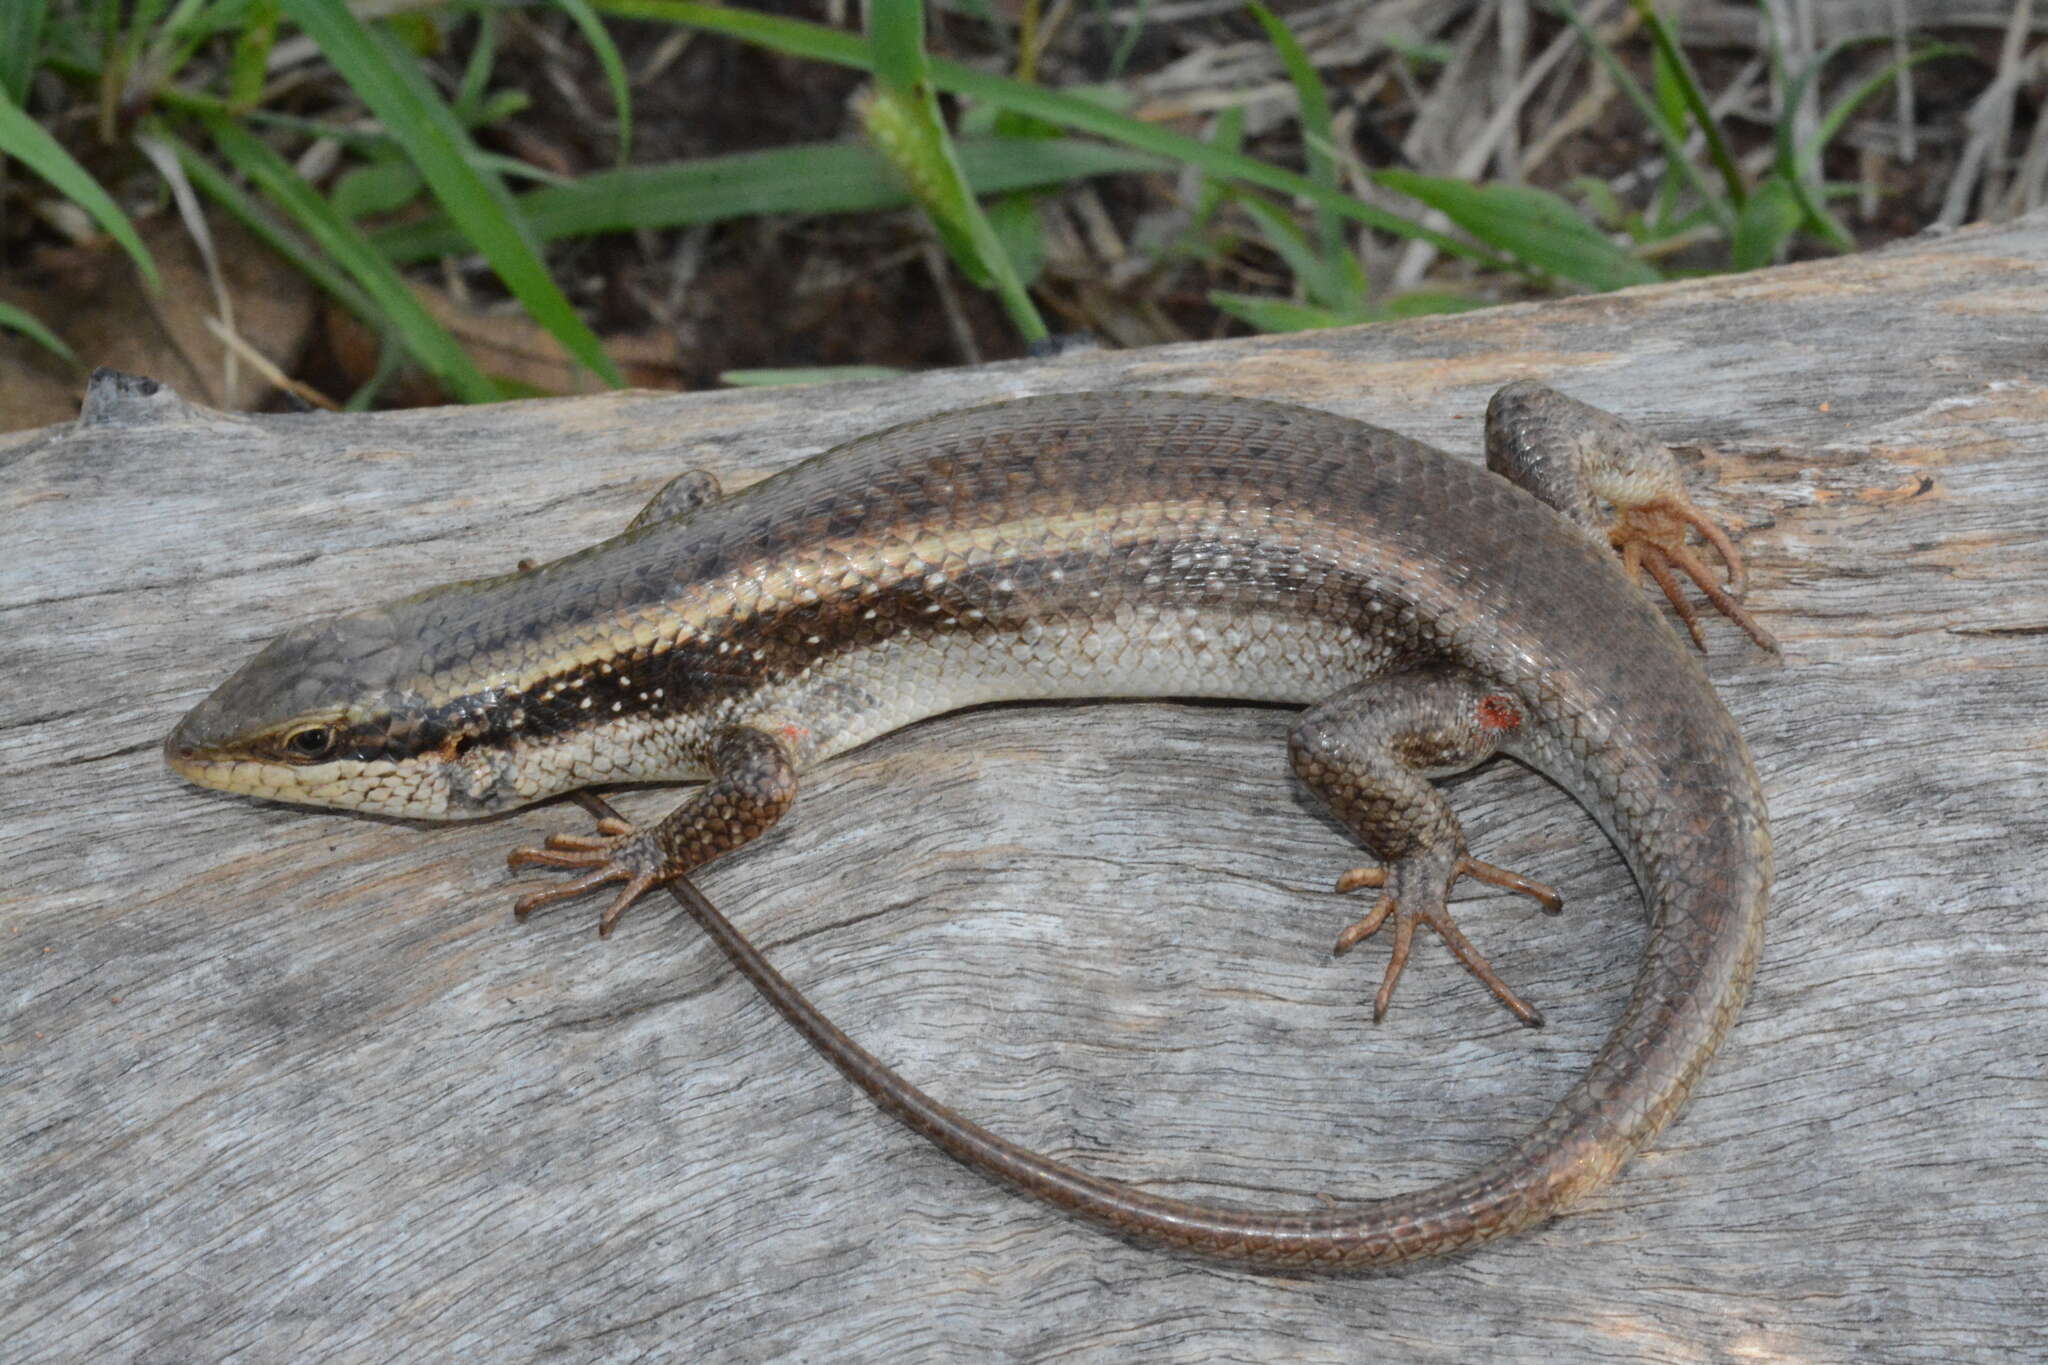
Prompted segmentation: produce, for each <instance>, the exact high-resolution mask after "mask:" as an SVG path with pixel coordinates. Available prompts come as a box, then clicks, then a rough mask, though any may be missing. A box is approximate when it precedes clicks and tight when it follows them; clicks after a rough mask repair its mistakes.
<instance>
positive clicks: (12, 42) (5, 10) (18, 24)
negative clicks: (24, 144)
mask: <svg viewBox="0 0 2048 1365" xmlns="http://www.w3.org/2000/svg"><path fill="white" fill-rule="evenodd" d="M48 15H49V4H48V0H6V3H4V4H0V95H5V96H6V97H7V98H8V99H10V100H13V101H14V102H15V103H16V104H21V103H24V102H25V101H26V100H27V99H28V78H29V77H30V76H32V75H34V74H35V70H36V55H37V53H39V52H40V51H41V50H42V46H43V20H44V19H45V18H47V17H48Z"/></svg>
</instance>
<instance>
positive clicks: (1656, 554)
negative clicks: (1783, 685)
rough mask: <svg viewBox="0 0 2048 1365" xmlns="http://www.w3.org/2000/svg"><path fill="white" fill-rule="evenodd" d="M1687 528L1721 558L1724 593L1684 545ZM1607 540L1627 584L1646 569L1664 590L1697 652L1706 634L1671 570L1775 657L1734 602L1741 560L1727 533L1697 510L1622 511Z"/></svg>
mask: <svg viewBox="0 0 2048 1365" xmlns="http://www.w3.org/2000/svg"><path fill="white" fill-rule="evenodd" d="M1688 526H1690V527H1692V528H1693V529H1694V530H1696V531H1698V532H1699V533H1700V535H1701V537H1702V538H1704V539H1705V540H1706V542H1707V543H1708V544H1710V545H1712V546H1713V547H1714V549H1715V551H1716V552H1717V553H1719V554H1720V556H1721V562H1722V563H1723V564H1724V565H1726V566H1727V570H1728V586H1727V588H1726V589H1723V588H1722V587H1721V585H1720V584H1718V583H1716V582H1715V581H1714V575H1713V572H1712V571H1711V570H1709V569H1708V568H1707V566H1706V565H1705V564H1702V563H1701V562H1700V559H1699V556H1697V555H1695V554H1694V553H1693V552H1692V550H1691V548H1690V547H1689V546H1687V545H1686V543H1685V529H1686V527H1688ZM1607 538H1608V540H1609V541H1610V542H1611V543H1612V544H1613V545H1614V548H1615V549H1617V550H1619V551H1621V566H1622V568H1623V569H1624V570H1625V571H1627V573H1628V576H1629V581H1630V582H1634V583H1640V582H1642V574H1643V571H1644V570H1645V569H1647V570H1648V571H1649V574H1650V577H1652V578H1654V579H1656V580H1657V586H1658V587H1660V588H1662V589H1663V590H1664V595H1665V596H1666V597H1668V598H1670V599H1671V605H1672V607H1673V608H1675V609H1676V610H1677V612H1678V619H1679V620H1681V621H1683V622H1685V628H1686V629H1687V630H1688V631H1690V632H1692V642H1693V643H1694V644H1696V645H1698V646H1699V647H1700V648H1701V649H1705V648H1706V647H1707V637H1706V633H1705V632H1704V631H1702V630H1701V629H1700V618H1699V615H1698V613H1697V612H1695V611H1694V610H1693V605H1692V603H1691V602H1689V601H1687V600H1686V598H1685V594H1684V591H1683V589H1681V588H1680V587H1679V585H1678V580H1677V579H1676V578H1675V577H1674V576H1673V575H1672V572H1671V571H1672V570H1673V569H1674V568H1675V569H1678V570H1679V571H1681V572H1682V573H1684V574H1685V576H1686V577H1687V578H1690V579H1691V580H1692V581H1693V583H1694V584H1695V585H1696V586H1697V587H1698V588H1699V590H1700V591H1701V592H1703V593H1705V594H1706V596H1707V600H1708V601H1709V602H1712V603H1713V604H1714V606H1715V608H1716V609H1718V610H1719V611H1720V613H1721V614H1722V615H1723V616H1726V617H1727V618H1728V619H1729V620H1731V621H1733V622H1734V623H1735V624H1736V625H1738V626H1741V627H1742V628H1743V629H1744V630H1745V631H1747V632H1749V638H1750V639H1752V640H1754V641H1756V642H1757V643H1758V644H1759V645H1762V646H1763V647H1764V648H1765V649H1768V650H1770V651H1771V652H1772V653H1773V654H1776V653H1777V652H1778V642H1777V640H1776V639H1774V638H1773V637H1772V635H1771V633H1770V632H1769V631H1767V630H1765V629H1764V628H1763V626H1761V625H1760V624H1758V622H1757V619H1756V618H1755V617H1754V616H1751V615H1750V614H1749V612H1748V610H1747V609H1746V608H1745V607H1744V606H1743V605H1742V603H1741V602H1740V601H1739V600H1738V599H1739V598H1740V597H1741V596H1742V594H1743V592H1744V591H1745V590H1746V589H1747V587H1748V574H1747V571H1746V570H1744V568H1743V565H1742V555H1741V554H1740V552H1738V551H1737V550H1736V548H1735V545H1734V543H1733V542H1731V541H1730V540H1729V539H1728V536H1727V533H1726V532H1724V531H1723V530H1722V529H1721V528H1720V527H1719V526H1716V525H1715V524H1714V523H1713V521H1711V520H1710V519H1709V518H1708V517H1707V516H1706V514H1704V513H1703V512H1701V511H1700V510H1699V509H1698V508H1697V507H1694V506H1693V505H1692V504H1691V503H1689V502H1687V501H1685V500H1684V499H1683V498H1659V499H1657V500H1656V501H1654V502H1645V503H1639V504H1637V505H1635V506H1632V507H1625V508H1622V509H1621V510H1620V513H1619V515H1617V516H1616V517H1615V519H1614V525H1613V526H1612V527H1611V528H1610V529H1609V530H1608V533H1607Z"/></svg>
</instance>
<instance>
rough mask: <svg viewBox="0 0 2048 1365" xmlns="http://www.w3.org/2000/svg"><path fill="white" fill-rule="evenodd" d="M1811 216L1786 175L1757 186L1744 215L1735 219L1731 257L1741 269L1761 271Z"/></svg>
mask: <svg viewBox="0 0 2048 1365" xmlns="http://www.w3.org/2000/svg"><path fill="white" fill-rule="evenodd" d="M1808 217H1809V214H1808V212H1807V209H1806V206H1805V205H1803V204H1802V203H1801V202H1800V196H1799V193H1798V191H1797V190H1796V189H1795V188H1794V187H1793V185H1792V184H1791V182H1789V181H1787V180H1786V179H1785V178H1784V177H1783V176H1779V175H1774V176H1772V177H1770V178H1769V179H1768V180H1765V181H1764V182H1763V183H1762V184H1760V185H1758V186H1757V187H1756V193H1754V194H1752V195H1750V196H1749V202H1748V203H1746V204H1744V205H1743V206H1742V213H1741V215H1740V216H1739V217H1737V218H1736V220H1735V236H1734V238H1733V239H1732V240H1731V241H1730V242H1729V257H1730V259H1731V261H1732V262H1733V264H1734V266H1735V268H1736V269H1737V270H1760V269H1762V268H1763V267H1764V266H1767V265H1769V264H1770V263H1771V262H1772V261H1773V260H1775V259H1776V258H1777V255H1778V248H1779V247H1781V246H1783V245H1784V244H1785V242H1786V241H1787V240H1788V239H1789V238H1790V237H1791V236H1792V234H1793V233H1795V232H1797V231H1799V227H1800V224H1801V223H1803V222H1805V221H1806V220H1807V218H1808Z"/></svg>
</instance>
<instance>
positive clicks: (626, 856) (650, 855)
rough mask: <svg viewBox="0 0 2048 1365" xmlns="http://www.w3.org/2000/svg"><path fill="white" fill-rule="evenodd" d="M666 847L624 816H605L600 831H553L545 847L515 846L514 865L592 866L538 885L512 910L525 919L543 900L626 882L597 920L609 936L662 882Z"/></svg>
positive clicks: (511, 860) (546, 902)
mask: <svg viewBox="0 0 2048 1365" xmlns="http://www.w3.org/2000/svg"><path fill="white" fill-rule="evenodd" d="M663 861H664V860H663V858H662V854H661V850H660V849H659V848H658V847H656V846H655V843H654V841H653V840H652V839H650V838H649V837H648V836H647V835H645V834H643V833H641V832H640V830H639V829H638V828H636V827H635V826H633V825H631V824H628V823H627V822H626V821H624V820H609V819H607V820H600V821H598V822H597V833H596V834H594V835H592V834H550V835H549V836H548V837H547V842H546V843H545V844H544V845H543V846H542V847H540V848H515V849H513V850H512V853H511V856H510V857H508V858H506V859H505V864H506V866H508V867H567V868H589V869H590V871H588V872H586V873H585V874H584V875H583V876H581V877H578V878H577V879H576V880H575V881H573V882H566V883H564V884H563V885H561V886H549V887H535V888H533V889H532V890H530V891H528V893H527V894H526V895H524V896H521V897H520V898H519V902H518V904H516V905H514V906H513V907H512V913H513V914H515V915H517V916H518V917H519V918H520V919H525V918H526V917H527V916H528V915H530V914H532V913H533V912H534V911H536V910H538V909H540V908H541V907H542V906H543V905H553V904H554V903H555V902H556V901H565V900H571V899H574V898H575V897H577V896H580V895H582V894H583V893H584V892H586V891H589V890H591V889H592V888H594V887H598V886H602V885H604V884H605V883H606V882H624V883H625V884H626V885H625V886H624V888H623V889H621V890H620V892H619V894H618V895H616V896H614V897H613V898H612V903H611V905H610V906H608V907H607V908H606V909H605V912H604V914H603V916H602V917H601V918H599V920H598V922H597V932H598V936H599V937H600V938H608V937H610V935H611V932H612V928H613V926H614V925H616V924H617V923H618V922H619V916H621V915H623V914H625V913H626V907H627V906H629V905H631V904H632V903H633V902H634V901H636V900H638V899H639V898H640V897H641V896H642V895H643V894H645V893H646V892H648V891H650V890H652V889H653V888H654V887H656V886H658V885H660V883H661V880H662V878H661V867H662V863H663Z"/></svg>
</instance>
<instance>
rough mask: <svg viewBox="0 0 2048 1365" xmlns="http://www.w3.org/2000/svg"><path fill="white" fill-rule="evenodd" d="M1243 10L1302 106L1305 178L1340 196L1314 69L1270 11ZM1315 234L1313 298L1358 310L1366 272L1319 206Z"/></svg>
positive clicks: (1323, 94) (1255, 0)
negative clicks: (1320, 281) (1317, 288)
mask: <svg viewBox="0 0 2048 1365" xmlns="http://www.w3.org/2000/svg"><path fill="white" fill-rule="evenodd" d="M1247 8H1248V9H1250V10H1251V12H1252V17H1253V18H1254V19H1257V20H1258V21H1259V24H1260V26H1261V27H1263V28H1264V29H1265V30H1266V38H1267V41H1269V42H1271V43H1272V44H1273V50H1274V51H1276V52H1278V53H1279V54H1280V61H1281V64H1282V65H1284V66H1285V67H1286V68H1287V79H1288V80H1289V81H1291V82H1293V84H1294V94H1295V98H1296V99H1297V100H1298V101H1299V102H1300V105H1301V141H1302V150H1303V154H1304V156H1305V157H1306V158H1307V161H1308V178H1309V179H1310V180H1313V181H1315V183H1316V184H1318V185H1321V186H1322V187H1323V188H1324V189H1327V190H1329V191H1330V192H1331V193H1332V194H1341V193H1343V185H1342V182H1341V181H1340V180H1339V179H1338V175H1337V158H1336V155H1335V148H1336V145H1337V135H1336V132H1335V131H1334V130H1333V128H1332V127H1331V123H1330V94H1329V91H1328V90H1326V89H1325V88H1324V86H1323V78H1322V77H1321V76H1319V75H1317V74H1316V68H1315V64H1314V63H1312V62H1310V61H1309V59H1308V53H1306V52H1304V51H1302V48H1301V44H1300V43H1298V42H1296V41H1295V38H1294V33H1293V31H1292V30H1290V29H1289V28H1288V27H1287V25H1286V24H1284V23H1282V22H1281V21H1280V19H1279V17H1278V16H1277V15H1275V14H1274V13H1273V11H1271V10H1269V9H1267V8H1266V7H1265V6H1264V5H1262V4H1260V3H1259V0H1250V3H1249V4H1248V5H1247ZM1316 232H1317V236H1318V238H1319V239H1320V241H1321V243H1322V252H1323V260H1324V263H1325V269H1323V270H1322V271H1321V272H1319V273H1320V274H1321V275H1322V276H1323V277H1324V279H1325V280H1326V281H1327V283H1325V285H1324V286H1323V289H1322V292H1320V293H1318V294H1315V295H1312V297H1314V298H1315V300H1316V302H1318V303H1320V304H1322V305H1324V306H1325V307H1327V308H1335V309H1344V308H1355V307H1357V306H1358V305H1359V304H1361V303H1363V302H1364V301H1365V272H1364V271H1362V270H1361V269H1359V266H1358V261H1357V258H1356V257H1354V256H1353V255H1352V254H1351V251H1350V249H1349V247H1348V245H1347V243H1346V242H1345V240H1344V225H1343V220H1342V219H1340V218H1339V217H1338V216H1337V215H1336V213H1335V212H1334V211H1332V210H1331V209H1330V208H1329V207H1327V206H1325V205H1321V204H1318V205H1317V206H1316ZM1347 266H1348V267H1349V268H1348V269H1347V268H1346V267H1347Z"/></svg>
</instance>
